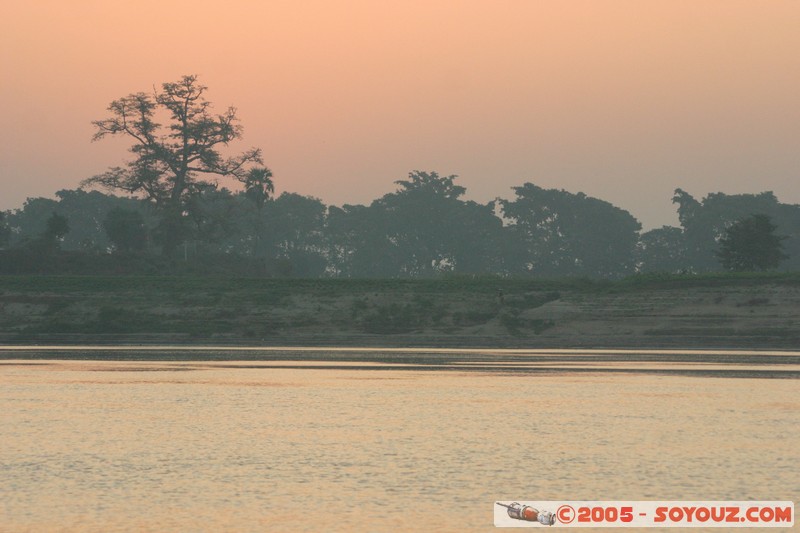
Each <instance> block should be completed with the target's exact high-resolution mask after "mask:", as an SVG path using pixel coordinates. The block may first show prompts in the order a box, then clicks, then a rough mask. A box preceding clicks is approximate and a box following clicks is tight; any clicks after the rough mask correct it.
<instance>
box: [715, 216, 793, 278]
mask: <svg viewBox="0 0 800 533" xmlns="http://www.w3.org/2000/svg"><path fill="white" fill-rule="evenodd" d="M776 229H777V226H776V225H775V224H773V223H772V222H771V220H770V218H769V217H768V216H766V215H751V216H749V217H747V218H743V219H741V220H738V221H736V222H734V223H733V224H731V226H730V227H729V228H728V231H727V232H726V233H725V236H724V237H722V239H721V240H720V243H719V250H718V251H717V257H718V258H719V261H720V263H722V266H723V267H724V268H725V269H726V270H731V271H734V272H746V271H754V270H770V269H773V268H777V267H778V265H779V264H780V262H781V261H783V260H784V259H786V255H785V254H784V253H783V246H782V244H781V242H782V241H783V240H784V239H785V238H786V237H782V236H778V235H775V230H776Z"/></svg>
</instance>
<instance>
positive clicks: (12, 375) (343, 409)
mask: <svg viewBox="0 0 800 533" xmlns="http://www.w3.org/2000/svg"><path fill="white" fill-rule="evenodd" d="M310 354H311V357H309V353H304V354H303V355H302V357H298V354H297V353H296V352H295V353H290V352H275V353H272V354H270V356H269V357H264V356H263V354H262V356H261V357H260V358H259V360H255V359H254V360H249V361H227V360H226V361H204V362H198V361H184V362H178V361H119V360H118V361H78V360H75V361H64V360H61V361H49V360H39V361H31V360H27V361H19V360H8V361H4V362H2V364H0V412H1V413H2V414H1V415H0V416H1V417H2V425H0V443H2V446H0V491H1V492H2V498H1V499H0V530H2V531H48V530H50V531H52V530H62V529H66V530H80V531H131V530H133V531H140V530H147V531H165V530H176V531H219V530H230V531H264V530H277V531H329V530H342V531H353V530H371V531H397V530H424V531H434V530H436V531H464V530H488V529H492V516H493V515H492V513H493V507H492V505H493V502H494V501H496V500H508V499H521V500H534V499H536V500H557V499H573V500H577V499H592V500H629V499H630V500H647V499H669V500H748V499H759V500H770V499H780V500H794V501H795V502H797V501H798V500H800V498H799V496H800V477H798V476H797V468H796V465H797V463H798V459H800V452H798V447H797V442H800V398H799V397H798V395H797V392H798V381H797V379H793V378H796V377H797V372H798V361H797V359H796V358H797V357H798V355H797V354H794V355H791V354H776V355H762V356H759V358H758V359H754V358H755V356H752V357H745V356H742V355H741V354H738V355H734V356H731V355H724V354H722V355H719V356H718V357H720V358H724V357H728V358H730V357H734V358H736V359H735V360H715V359H714V358H713V357H712V358H711V359H709V357H702V356H700V355H698V356H697V357H698V358H699V359H691V357H693V356H691V355H690V354H685V353H684V354H683V355H684V356H685V357H684V358H680V357H677V356H675V357H673V358H672V359H669V357H667V359H666V362H657V361H655V360H653V356H652V354H651V355H647V354H639V356H640V357H639V358H636V357H633V355H631V354H628V356H625V357H608V356H603V355H601V354H594V355H589V354H582V355H581V354H572V355H564V354H561V355H558V354H552V353H550V355H548V354H533V353H529V354H528V355H519V354H516V355H515V354H502V353H498V354H494V355H492V354H488V353H485V352H477V353H472V354H467V353H462V354H461V355H459V354H431V353H430V352H428V353H427V354H423V353H417V354H414V353H410V354H409V353H406V354H394V355H392V354H388V355H390V357H388V358H387V354H386V353H376V352H358V353H357V354H355V355H353V354H352V353H351V354H350V355H347V354H339V355H337V353H331V352H329V353H327V355H326V354H324V353H318V352H310ZM315 354H316V355H318V356H314V355H315ZM162 355H163V354H162ZM239 356H241V354H239ZM604 357H605V358H604ZM631 357H633V359H632V358H631ZM662 357H664V356H662ZM687 357H688V358H689V359H687ZM770 357H772V359H769V358H770ZM229 358H230V357H227V356H226V357H219V359H229ZM648 358H649V359H648ZM764 358H767V359H764ZM300 359H302V360H300ZM756 367H758V368H759V369H760V371H763V372H766V374H764V377H758V376H759V374H757V373H755V371H756V369H757V368H756ZM443 370H446V371H443ZM708 376H713V377H714V379H710V378H709V377H708ZM733 377H737V379H732V378H733ZM765 377H770V378H775V377H786V378H789V379H764V378H765Z"/></svg>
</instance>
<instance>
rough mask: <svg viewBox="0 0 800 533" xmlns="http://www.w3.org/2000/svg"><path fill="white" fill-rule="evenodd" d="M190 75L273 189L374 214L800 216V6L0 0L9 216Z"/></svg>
mask: <svg viewBox="0 0 800 533" xmlns="http://www.w3.org/2000/svg"><path fill="white" fill-rule="evenodd" d="M194 73H196V74H199V75H200V76H201V82H203V83H204V84H205V85H208V86H209V93H208V96H209V99H210V100H211V101H213V102H214V103H215V104H216V105H217V108H218V109H219V110H220V111H221V110H223V109H224V108H225V107H227V106H228V105H234V106H236V107H237V108H238V110H239V116H240V118H241V121H242V124H243V125H244V139H243V141H241V142H240V143H239V144H238V145H236V148H239V149H244V148H247V147H250V146H258V147H261V148H262V149H263V150H264V155H265V160H266V162H267V165H268V166H269V167H270V168H272V170H273V172H274V174H275V181H276V186H277V188H278V190H279V191H284V190H287V191H292V192H298V193H302V194H309V195H313V196H316V197H319V198H321V199H322V200H324V201H325V202H327V203H332V204H342V203H364V202H369V201H371V200H372V199H374V198H377V197H379V196H381V195H383V194H385V193H387V192H390V191H392V190H394V188H395V186H394V184H393V182H394V181H395V180H398V179H403V178H404V177H405V176H406V174H407V173H408V172H409V171H411V170H414V169H420V170H435V171H438V172H439V173H440V174H458V175H459V176H460V184H461V185H464V186H466V187H467V189H468V196H469V197H470V198H472V199H476V200H480V201H486V200H490V199H492V198H494V197H496V196H504V197H509V196H510V195H512V194H513V193H512V191H511V190H510V187H512V186H514V185H520V184H522V183H523V182H525V181H531V182H533V183H536V184H537V185H540V186H543V187H546V188H563V189H566V190H569V191H572V192H578V191H583V192H585V193H586V194H589V195H592V196H597V197H599V198H602V199H604V200H608V201H610V202H612V203H614V204H616V205H618V206H620V207H623V208H625V209H628V210H629V211H631V213H632V214H633V215H634V216H636V217H637V218H639V220H641V221H642V223H643V224H644V225H645V227H646V228H650V227H654V226H660V225H662V224H674V223H676V216H675V214H674V213H675V210H674V207H673V206H672V204H671V203H670V199H671V197H672V191H673V189H675V188H676V187H681V188H684V189H686V190H688V191H689V192H691V193H692V194H694V195H695V196H697V197H700V196H704V195H705V194H706V193H708V192H717V191H722V192H727V193H740V192H760V191H763V190H772V191H774V192H775V194H776V195H777V196H778V198H779V199H780V200H781V201H784V202H790V203H800V184H799V180H800V2H797V1H795V0H791V1H789V0H786V1H772V0H764V1H761V0H748V1H736V0H724V1H723V0H718V1H706V0H686V1H682V0H663V1H662V0H651V1H642V0H630V1H618V0H586V1H571V0H550V1H536V0H505V1H504V0H491V1H490V0H486V1H468V0H463V1H437V0H422V1H419V0H398V1H395V2H389V1H383V0H370V1H363V2H357V1H336V0H327V1H301V0H287V1H265V0H262V1H259V0H252V1H247V0H225V1H219V0H214V1H212V0H191V1H174V0H157V1H150V0H139V1H135V2H129V1H121V0H115V1H109V0H97V1H90V0H74V1H70V2H65V1H63V0H53V1H43V0H25V1H15V0H5V1H4V2H3V8H2V10H0V116H2V119H3V122H4V124H3V127H2V128H0V185H2V194H0V209H8V208H12V207H19V206H21V205H22V203H23V202H24V200H25V198H26V197H29V196H52V195H53V193H54V192H55V191H56V190H58V189H62V188H75V187H77V185H78V183H79V182H80V181H81V180H82V179H84V178H86V177H89V176H91V175H93V174H96V173H99V172H102V171H103V170H104V169H105V168H106V167H107V166H109V165H116V164H119V163H120V162H121V161H122V160H123V159H124V158H125V157H127V154H126V151H125V149H126V147H127V144H126V143H124V142H122V141H117V140H106V141H102V142H99V143H91V142H90V138H91V136H92V132H93V129H92V126H91V124H90V122H91V121H92V120H95V119H100V118H104V117H105V116H106V115H107V113H106V111H105V109H106V106H107V105H108V103H109V102H110V101H111V100H113V99H116V98H119V97H121V96H124V95H127V94H128V93H131V92H137V91H147V90H152V87H153V85H158V84H160V83H162V82H165V81H174V80H177V79H178V78H179V77H180V76H181V75H183V74H194Z"/></svg>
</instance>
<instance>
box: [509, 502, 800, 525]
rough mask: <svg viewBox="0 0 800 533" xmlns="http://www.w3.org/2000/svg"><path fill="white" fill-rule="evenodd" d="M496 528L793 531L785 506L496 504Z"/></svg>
mask: <svg viewBox="0 0 800 533" xmlns="http://www.w3.org/2000/svg"><path fill="white" fill-rule="evenodd" d="M494 525H495V526H497V527H722V528H734V527H782V528H789V527H793V526H794V503H793V502H786V501H619V502H617V501H521V500H517V501H513V500H507V501H497V502H495V505H494Z"/></svg>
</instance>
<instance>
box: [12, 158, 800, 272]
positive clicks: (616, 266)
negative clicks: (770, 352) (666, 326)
mask: <svg viewBox="0 0 800 533" xmlns="http://www.w3.org/2000/svg"><path fill="white" fill-rule="evenodd" d="M266 177H267V178H268V177H269V176H266ZM256 178H258V177H256ZM456 180H457V177H456V176H440V175H439V174H437V173H436V172H421V171H415V172H412V173H410V174H409V176H408V179H406V180H400V181H398V182H396V184H397V189H396V190H395V191H394V192H392V193H389V194H386V195H384V196H383V197H381V198H379V199H377V200H375V201H373V202H372V203H370V204H369V205H344V206H340V207H339V206H326V205H325V204H324V203H322V202H321V201H320V200H318V199H316V198H312V197H308V196H301V195H298V194H293V193H283V194H282V195H280V196H278V197H272V196H271V192H272V191H271V183H270V184H268V185H265V183H266V180H264V179H256V180H254V181H253V183H251V185H250V186H249V187H245V188H244V189H243V190H242V191H240V192H233V191H230V190H228V189H225V188H217V187H207V188H205V189H204V190H203V191H201V192H199V193H198V194H194V195H192V196H191V197H189V198H187V200H186V203H185V205H184V213H183V214H182V220H181V225H182V227H183V230H182V237H181V241H180V242H179V243H178V244H176V245H175V246H176V249H175V252H174V253H172V254H169V253H164V242H165V240H164V238H163V237H162V236H161V235H160V232H163V231H165V228H164V226H163V224H161V221H162V217H163V216H165V215H164V212H163V211H160V210H158V209H157V208H155V207H154V206H153V205H152V203H150V202H147V201H142V200H137V199H134V198H130V197H119V196H114V195H110V194H103V193H101V192H98V191H85V190H80V189H79V190H63V191H59V192H58V193H56V198H55V199H46V198H31V199H28V201H27V202H26V203H25V204H24V205H23V206H22V207H21V208H20V209H16V210H12V211H8V212H5V213H3V216H2V217H1V218H0V272H2V273H29V272H50V273H74V274H97V273H108V274H115V273H126V274H133V273H143V274H156V273H162V274H163V273H167V274H181V273H196V274H215V275H217V274H218V275H246V276H269V277H307V278H314V277H339V278H430V277H435V276H441V275H444V274H448V275H458V274H468V275H476V274H490V275H501V276H526V277H537V278H554V277H563V276H576V277H588V278H605V279H615V278H621V277H625V276H628V275H630V274H634V273H646V272H673V273H677V272H684V273H686V272H689V273H691V272H693V273H702V272H714V271H721V270H723V269H726V268H727V269H734V270H762V269H771V268H776V267H778V268H780V269H781V270H785V271H788V270H800V206H797V205H788V204H781V203H779V202H778V201H777V199H776V198H775V196H774V195H773V194H772V193H761V194H756V195H747V194H742V195H726V194H722V193H716V194H710V195H708V196H707V197H706V198H703V199H702V200H700V201H698V200H695V199H694V198H692V197H691V196H690V195H689V194H688V193H686V192H684V191H682V190H680V189H678V190H677V191H676V193H675V198H674V201H675V203H676V204H677V206H678V214H679V217H680V222H681V226H680V227H663V228H658V229H653V230H650V231H646V232H641V231H640V224H639V222H638V221H637V220H636V219H635V218H634V217H633V216H632V215H631V214H630V213H628V212H627V211H625V210H623V209H620V208H618V207H615V206H613V205H611V204H610V203H608V202H605V201H603V200H600V199H597V198H592V197H589V196H586V195H585V194H582V193H577V194H573V193H570V192H567V191H563V190H547V189H543V188H541V187H538V186H536V185H534V184H531V183H525V184H524V185H522V186H520V187H515V188H514V189H513V190H514V193H515V197H514V198H513V199H498V200H497V201H495V202H489V203H486V204H480V203H476V202H474V201H470V200H465V199H464V198H463V197H464V195H465V192H466V190H465V189H464V188H463V187H461V186H459V185H457V184H456ZM753 215H757V216H756V217H753ZM745 220H766V222H767V223H768V224H770V225H771V226H770V227H772V226H774V227H773V228H772V230H771V231H770V232H768V233H767V234H766V235H767V237H769V236H770V235H771V236H772V237H774V241H775V242H777V243H779V245H780V246H781V248H780V249H779V250H778V255H775V253H773V252H774V247H772V249H773V252H770V253H767V252H762V251H758V250H760V248H759V249H758V250H756V249H755V248H754V246H755V244H752V245H745V248H747V246H750V248H749V250H750V255H749V257H750V258H751V261H750V262H749V263H741V262H740V263H737V264H736V266H731V265H732V263H730V264H729V263H726V259H725V257H726V254H729V252H727V251H726V250H727V249H728V248H726V247H730V246H731V245H732V244H734V245H735V244H736V242H737V237H736V235H737V231H738V229H737V228H740V226H741V225H742V224H744V222H742V221H745ZM762 229H763V228H762ZM768 229H769V228H768ZM759 235H760V236H757V237H756V238H755V239H754V240H752V239H751V241H747V242H755V243H759V244H764V243H768V242H771V241H769V238H767V237H765V236H764V235H762V234H759ZM731 239H733V240H731ZM738 242H740V243H741V242H742V239H738ZM741 246H743V245H741V244H740V245H739V248H741ZM735 248H736V247H734V249H735ZM770 254H772V255H770ZM781 259H785V260H783V261H781Z"/></svg>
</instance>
